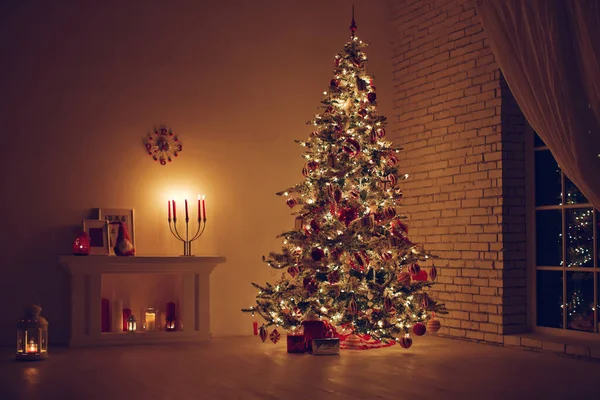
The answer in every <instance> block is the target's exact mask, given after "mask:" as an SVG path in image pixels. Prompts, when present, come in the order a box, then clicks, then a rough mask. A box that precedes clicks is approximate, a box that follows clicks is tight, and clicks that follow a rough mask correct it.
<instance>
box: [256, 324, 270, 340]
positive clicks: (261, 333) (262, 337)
mask: <svg viewBox="0 0 600 400" xmlns="http://www.w3.org/2000/svg"><path fill="white" fill-rule="evenodd" d="M267 334H268V331H267V328H266V327H265V324H262V325H261V326H260V330H259V333H258V335H259V336H260V340H262V341H263V343H264V342H265V340H267Z"/></svg>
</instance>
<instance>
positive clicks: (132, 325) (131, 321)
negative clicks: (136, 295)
mask: <svg viewBox="0 0 600 400" xmlns="http://www.w3.org/2000/svg"><path fill="white" fill-rule="evenodd" d="M136 329H137V321H136V320H135V317H134V316H133V314H131V315H130V316H129V317H127V332H135V331H136Z"/></svg>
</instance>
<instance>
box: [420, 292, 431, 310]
mask: <svg viewBox="0 0 600 400" xmlns="http://www.w3.org/2000/svg"><path fill="white" fill-rule="evenodd" d="M432 303H433V302H432V300H431V298H430V297H429V296H428V295H427V293H423V300H421V306H422V307H423V308H424V309H425V310H429V309H430V308H431V306H432Z"/></svg>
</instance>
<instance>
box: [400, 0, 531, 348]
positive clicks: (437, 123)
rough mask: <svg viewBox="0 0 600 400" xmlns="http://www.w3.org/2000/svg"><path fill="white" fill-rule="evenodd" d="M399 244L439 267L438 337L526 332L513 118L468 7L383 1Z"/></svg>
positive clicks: (520, 181)
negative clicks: (399, 178)
mask: <svg viewBox="0 0 600 400" xmlns="http://www.w3.org/2000/svg"><path fill="white" fill-rule="evenodd" d="M389 7H390V11H391V15H392V21H393V38H392V40H393V55H392V62H393V68H394V80H395V94H394V116H393V117H394V118H393V123H392V124H391V125H392V126H393V128H394V129H393V136H392V138H393V139H394V141H395V142H396V143H397V144H398V145H400V146H401V147H403V148H404V152H402V153H401V159H400V167H401V172H402V173H408V174H410V178H409V180H407V181H403V188H404V201H403V204H404V207H403V209H402V211H403V213H404V214H405V215H407V216H408V217H409V221H408V222H409V224H408V225H409V228H410V229H409V236H410V237H411V239H412V240H415V241H418V242H421V243H424V244H425V245H426V248H427V249H428V250H430V251H431V252H433V253H434V254H436V255H438V256H439V257H440V258H439V260H437V261H436V264H437V265H439V266H440V268H439V269H438V270H439V278H438V284H437V285H436V286H435V287H434V288H433V291H434V292H436V293H434V295H435V297H437V298H439V299H441V300H443V301H444V302H445V303H446V306H447V308H448V309H449V310H450V314H449V315H448V316H445V317H444V318H442V323H443V326H444V328H443V329H442V331H441V333H442V334H447V335H452V336H457V337H465V338H469V339H475V340H485V341H491V342H498V343H502V342H503V338H502V335H503V334H507V333H514V332H517V331H523V330H524V329H525V327H526V311H527V310H526V304H525V302H526V269H525V231H524V230H525V212H524V210H525V209H524V204H525V202H524V176H523V169H524V162H523V155H524V151H523V135H522V132H523V117H522V115H521V114H520V111H519V110H518V107H516V108H515V106H516V103H515V102H514V100H513V99H512V96H511V95H510V91H509V90H508V89H507V87H506V84H505V83H504V81H503V79H502V76H501V73H500V71H499V69H498V66H497V64H496V63H495V61H494V56H493V54H492V52H491V50H490V47H489V41H488V39H487V38H486V36H485V34H484V32H483V29H482V26H481V24H480V22H479V18H478V16H477V15H476V10H475V5H474V1H473V0H395V1H389Z"/></svg>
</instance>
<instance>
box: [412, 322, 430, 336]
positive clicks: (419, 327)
mask: <svg viewBox="0 0 600 400" xmlns="http://www.w3.org/2000/svg"><path fill="white" fill-rule="evenodd" d="M413 332H414V334H415V335H417V336H423V335H424V334H425V332H427V327H425V324H424V323H422V322H417V323H416V324H415V326H413Z"/></svg>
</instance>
